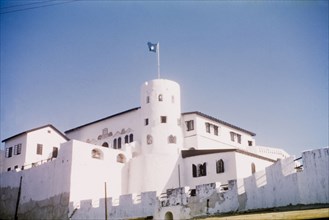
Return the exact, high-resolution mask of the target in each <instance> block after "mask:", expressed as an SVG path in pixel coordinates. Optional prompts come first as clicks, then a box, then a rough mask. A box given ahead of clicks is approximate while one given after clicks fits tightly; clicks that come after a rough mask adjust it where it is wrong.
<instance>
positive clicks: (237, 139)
mask: <svg viewBox="0 0 329 220" xmlns="http://www.w3.org/2000/svg"><path fill="white" fill-rule="evenodd" d="M230 135H231V141H233V142H238V143H239V144H241V134H237V133H234V132H230Z"/></svg>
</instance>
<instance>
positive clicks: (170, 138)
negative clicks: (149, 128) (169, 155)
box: [146, 134, 177, 144]
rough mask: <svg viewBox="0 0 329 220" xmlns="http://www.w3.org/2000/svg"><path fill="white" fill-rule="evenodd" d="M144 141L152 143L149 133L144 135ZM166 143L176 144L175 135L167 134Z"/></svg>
mask: <svg viewBox="0 0 329 220" xmlns="http://www.w3.org/2000/svg"><path fill="white" fill-rule="evenodd" d="M146 143H147V144H152V143H153V137H152V135H150V134H149V135H147V136H146ZM168 143H169V144H176V143H177V137H176V136H174V135H169V136H168Z"/></svg>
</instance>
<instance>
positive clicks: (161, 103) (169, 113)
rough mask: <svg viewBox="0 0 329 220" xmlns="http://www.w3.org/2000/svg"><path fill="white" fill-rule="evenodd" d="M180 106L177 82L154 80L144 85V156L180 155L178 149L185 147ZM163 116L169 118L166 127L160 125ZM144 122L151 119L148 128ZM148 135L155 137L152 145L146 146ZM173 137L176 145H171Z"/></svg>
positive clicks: (142, 119) (142, 98) (142, 117)
mask: <svg viewBox="0 0 329 220" xmlns="http://www.w3.org/2000/svg"><path fill="white" fill-rule="evenodd" d="M159 96H161V97H162V98H161V100H159ZM180 105H181V104H180V87H179V85H178V84H177V83H176V82H173V81H170V80H165V79H155V80H152V81H149V82H145V83H144V85H142V88H141V112H142V114H141V119H140V120H141V125H142V129H141V130H142V137H141V139H142V140H141V143H142V151H143V153H155V154H157V153H160V154H163V153H164V154H168V153H170V154H178V149H181V148H182V146H183V135H182V128H181V106H180ZM162 116H165V117H166V118H167V120H166V122H165V123H161V117H162ZM145 119H148V125H145ZM148 135H151V136H152V143H147V136H148ZM170 135H173V136H174V137H175V138H176V141H175V142H176V143H168V138H169V136H170Z"/></svg>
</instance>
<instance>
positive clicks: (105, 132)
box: [102, 128, 109, 136]
mask: <svg viewBox="0 0 329 220" xmlns="http://www.w3.org/2000/svg"><path fill="white" fill-rule="evenodd" d="M108 133H109V130H108V129H107V128H104V129H103V131H102V134H103V136H105V135H107V134H108Z"/></svg>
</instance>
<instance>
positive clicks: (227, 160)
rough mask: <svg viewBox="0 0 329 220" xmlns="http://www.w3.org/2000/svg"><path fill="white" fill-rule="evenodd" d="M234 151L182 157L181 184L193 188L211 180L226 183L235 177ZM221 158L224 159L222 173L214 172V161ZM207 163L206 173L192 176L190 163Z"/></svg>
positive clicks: (211, 181)
mask: <svg viewBox="0 0 329 220" xmlns="http://www.w3.org/2000/svg"><path fill="white" fill-rule="evenodd" d="M236 154H237V153H236V152H226V153H214V154H207V155H200V156H194V157H188V158H185V159H183V161H184V162H183V163H184V174H183V175H184V178H183V180H184V182H183V186H190V187H191V188H195V186H197V185H201V184H205V183H213V182H221V183H222V184H227V183H228V181H229V180H233V179H236V178H237V170H236V165H235V155H236ZM220 159H222V160H223V161H224V173H217V172H216V161H218V160H220ZM205 162H206V163H207V175H206V176H200V177H193V175H192V164H195V165H198V164H203V163H205Z"/></svg>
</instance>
